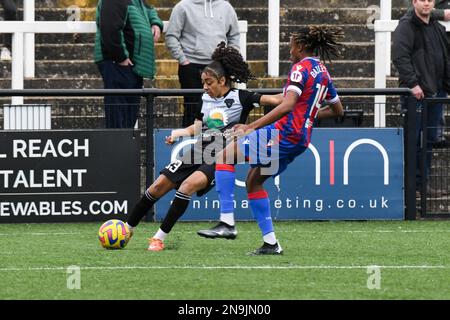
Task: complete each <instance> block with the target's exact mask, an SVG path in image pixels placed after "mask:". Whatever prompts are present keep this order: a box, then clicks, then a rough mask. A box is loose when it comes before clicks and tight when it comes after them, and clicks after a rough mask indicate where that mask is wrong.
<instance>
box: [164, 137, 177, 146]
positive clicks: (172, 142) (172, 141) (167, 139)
mask: <svg viewBox="0 0 450 320" xmlns="http://www.w3.org/2000/svg"><path fill="white" fill-rule="evenodd" d="M175 140H176V139H174V138H173V136H172V135H170V136H167V137H166V144H169V145H172V144H174V143H175Z"/></svg>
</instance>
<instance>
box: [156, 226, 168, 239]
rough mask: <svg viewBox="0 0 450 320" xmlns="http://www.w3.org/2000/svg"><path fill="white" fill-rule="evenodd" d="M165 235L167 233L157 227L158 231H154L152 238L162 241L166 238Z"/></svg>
mask: <svg viewBox="0 0 450 320" xmlns="http://www.w3.org/2000/svg"><path fill="white" fill-rule="evenodd" d="M166 237H167V233H165V232H164V231H162V230H161V229H158V231H156V233H155V235H154V236H153V238H156V239H159V240H161V241H164V240H165V239H166Z"/></svg>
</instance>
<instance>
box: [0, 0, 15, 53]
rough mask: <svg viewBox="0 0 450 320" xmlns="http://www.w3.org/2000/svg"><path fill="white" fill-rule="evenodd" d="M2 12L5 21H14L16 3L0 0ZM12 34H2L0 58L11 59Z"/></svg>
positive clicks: (11, 0)
mask: <svg viewBox="0 0 450 320" xmlns="http://www.w3.org/2000/svg"><path fill="white" fill-rule="evenodd" d="M0 1H1V3H2V7H3V12H4V20H5V21H15V20H17V19H18V18H17V5H16V2H15V1H14V0H0ZM11 39H12V36H11V34H10V33H4V34H3V41H2V42H3V47H2V50H1V52H0V60H2V61H6V60H11V44H12V41H11Z"/></svg>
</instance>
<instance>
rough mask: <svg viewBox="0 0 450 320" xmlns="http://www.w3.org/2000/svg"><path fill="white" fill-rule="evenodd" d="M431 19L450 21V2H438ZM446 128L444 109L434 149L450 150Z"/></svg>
mask: <svg viewBox="0 0 450 320" xmlns="http://www.w3.org/2000/svg"><path fill="white" fill-rule="evenodd" d="M413 12H414V7H413V6H412V1H411V6H410V7H409V9H408V14H410V15H412V14H413ZM431 19H434V20H439V21H450V1H448V0H440V1H437V2H436V5H435V8H434V9H433V10H432V11H431ZM447 39H448V41H449V43H450V32H447ZM444 128H445V113H444V108H442V114H441V119H440V122H439V126H438V127H437V135H436V141H435V142H433V148H449V147H450V141H448V140H447V139H446V138H445V136H444Z"/></svg>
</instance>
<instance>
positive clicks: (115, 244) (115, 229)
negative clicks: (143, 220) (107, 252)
mask: <svg viewBox="0 0 450 320" xmlns="http://www.w3.org/2000/svg"><path fill="white" fill-rule="evenodd" d="M98 239H99V240H100V244H101V245H102V247H103V248H106V249H123V248H125V246H126V245H127V243H128V241H129V240H130V229H129V228H128V226H127V225H126V224H125V222H123V221H120V220H117V219H112V220H108V221H106V222H105V223H104V224H102V226H101V227H100V229H99V230H98Z"/></svg>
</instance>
